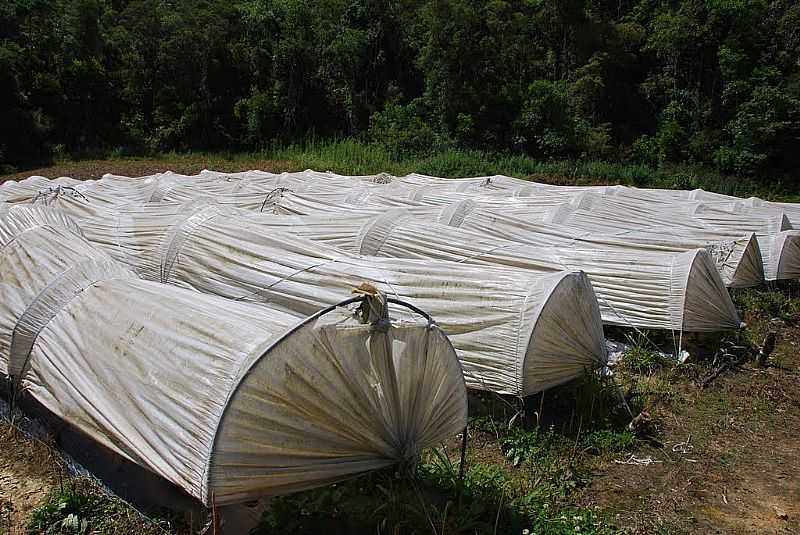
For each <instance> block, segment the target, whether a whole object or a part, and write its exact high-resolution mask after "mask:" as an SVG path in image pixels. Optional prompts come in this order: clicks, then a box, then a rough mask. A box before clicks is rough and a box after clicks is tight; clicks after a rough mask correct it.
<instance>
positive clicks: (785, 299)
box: [733, 288, 800, 321]
mask: <svg viewBox="0 0 800 535" xmlns="http://www.w3.org/2000/svg"><path fill="white" fill-rule="evenodd" d="M733 298H734V302H735V303H736V307H737V308H738V309H739V310H740V311H741V312H742V313H743V314H744V315H746V316H753V317H756V318H759V319H765V320H769V319H772V318H778V319H781V320H784V321H797V319H798V318H800V298H798V297H792V296H790V295H787V292H783V291H776V290H770V289H762V288H744V289H739V290H737V291H736V292H735V293H734V294H733Z"/></svg>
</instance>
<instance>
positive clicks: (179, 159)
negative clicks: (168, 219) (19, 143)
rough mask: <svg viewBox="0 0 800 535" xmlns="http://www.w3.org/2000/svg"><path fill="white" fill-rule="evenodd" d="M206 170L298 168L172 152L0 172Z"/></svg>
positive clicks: (92, 175) (17, 176) (90, 174)
mask: <svg viewBox="0 0 800 535" xmlns="http://www.w3.org/2000/svg"><path fill="white" fill-rule="evenodd" d="M203 169H211V170H214V171H219V172H223V173H235V172H239V171H249V170H251V169H261V170H269V171H271V172H273V173H280V172H284V171H292V170H294V171H296V170H297V169H296V164H294V163H293V162H290V161H288V160H264V159H258V158H248V159H242V160H238V159H227V158H225V157H223V156H214V155H208V154H185V155H184V154H182V155H177V156H175V155H170V156H169V157H168V158H167V159H164V158H119V159H113V160H81V161H74V162H72V161H65V162H59V163H56V164H54V165H51V166H48V167H41V168H38V169H28V170H25V171H20V172H18V173H13V174H9V175H0V182H3V181H6V180H21V179H23V178H27V177H29V176H44V177H47V178H58V177H61V176H68V177H72V178H76V179H79V180H87V179H97V178H100V177H102V176H103V175H104V174H106V173H110V174H115V175H124V176H131V177H136V176H147V175H153V174H156V173H163V172H165V171H174V172H175V173H179V174H186V175H194V174H197V173H199V172H200V171H202V170H203Z"/></svg>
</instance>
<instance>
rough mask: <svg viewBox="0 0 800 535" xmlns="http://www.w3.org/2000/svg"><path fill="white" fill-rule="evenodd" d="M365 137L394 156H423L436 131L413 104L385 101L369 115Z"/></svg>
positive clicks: (434, 141)
mask: <svg viewBox="0 0 800 535" xmlns="http://www.w3.org/2000/svg"><path fill="white" fill-rule="evenodd" d="M369 136H370V138H371V139H372V140H373V141H376V142H378V143H380V144H381V145H383V146H384V147H386V149H387V150H388V151H389V152H391V153H392V155H394V156H395V157H403V156H425V155H428V154H430V153H431V152H433V151H434V149H435V148H436V145H437V136H436V133H435V132H434V131H433V128H431V127H430V126H429V125H428V124H427V123H426V122H425V121H424V120H423V118H422V117H421V116H420V113H419V112H418V110H417V103H411V104H407V105H402V104H397V103H395V102H389V103H388V104H387V105H386V107H385V108H384V109H383V111H381V112H378V113H375V114H373V115H372V117H371V118H370V127H369Z"/></svg>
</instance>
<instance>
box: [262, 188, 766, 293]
mask: <svg viewBox="0 0 800 535" xmlns="http://www.w3.org/2000/svg"><path fill="white" fill-rule="evenodd" d="M339 198H340V196H339V195H338V194H337V195H333V196H330V195H329V196H325V195H317V196H309V195H300V194H294V193H284V194H281V195H280V196H275V197H274V198H273V199H271V200H270V203H269V204H268V208H267V209H266V212H267V213H273V214H279V213H281V214H298V215H299V214H313V215H314V218H298V219H283V221H285V223H283V225H285V226H286V229H287V231H290V232H293V233H296V234H300V235H306V237H309V238H311V239H315V240H322V241H329V242H330V243H331V244H333V245H337V246H340V245H341V244H343V243H344V244H346V243H347V240H348V239H349V238H348V234H352V226H353V224H354V223H353V222H354V221H357V220H360V219H363V218H365V217H368V216H375V215H380V214H383V213H385V212H386V210H387V209H388V208H390V207H389V206H379V205H374V204H373V205H361V206H359V207H355V206H353V205H337V204H336V200H337V199H339ZM409 206H410V208H409V209H408V210H407V211H408V212H409V213H412V214H414V215H416V216H418V217H419V218H420V219H425V220H428V221H436V222H438V223H441V224H445V225H448V226H452V227H457V228H461V229H464V230H470V231H472V232H474V233H478V234H482V235H483V237H485V238H486V237H494V238H499V239H503V240H509V241H515V242H518V243H524V244H528V245H533V246H536V247H559V248H573V247H574V248H579V249H590V250H593V251H597V254H600V251H609V252H614V251H617V252H619V253H624V252H626V251H627V252H628V253H630V254H642V253H644V254H648V253H651V254H658V253H679V252H688V251H691V250H694V249H699V248H704V249H706V250H708V252H709V253H710V254H711V257H712V260H713V261H714V263H715V265H716V267H717V270H718V271H719V273H720V275H721V276H722V280H723V283H724V284H725V285H726V286H728V287H731V288H746V287H751V286H757V285H759V284H761V283H762V282H763V281H764V271H763V264H762V258H761V253H760V249H759V246H758V242H757V240H756V237H755V234H754V233H746V234H742V235H741V236H736V235H734V236H735V237H730V238H727V239H721V238H720V236H719V233H718V232H705V231H703V230H702V229H697V230H696V231H695V232H693V233H692V235H691V236H680V235H672V234H670V233H669V232H668V231H667V232H664V231H655V230H653V231H650V230H647V229H645V230H638V231H631V230H620V229H619V228H616V229H615V228H608V229H605V230H604V231H603V232H598V231H588V230H584V229H580V228H573V227H568V226H564V225H559V224H555V223H542V222H538V221H527V220H524V219H520V218H518V217H513V216H507V215H503V214H501V213H499V211H496V212H495V211H488V210H485V209H482V208H479V206H478V204H477V203H476V202H474V201H472V200H469V199H468V200H463V201H457V202H454V203H451V204H449V205H446V206H444V207H443V208H441V209H439V208H430V207H421V206H419V205H418V204H416V203H410V204H409ZM320 214H327V215H320ZM278 221H279V220H276V221H275V222H274V223H273V224H281V223H279V222H278ZM309 225H312V226H313V228H306V227H308V226H309ZM306 233H307V234H306ZM623 275H624V272H623Z"/></svg>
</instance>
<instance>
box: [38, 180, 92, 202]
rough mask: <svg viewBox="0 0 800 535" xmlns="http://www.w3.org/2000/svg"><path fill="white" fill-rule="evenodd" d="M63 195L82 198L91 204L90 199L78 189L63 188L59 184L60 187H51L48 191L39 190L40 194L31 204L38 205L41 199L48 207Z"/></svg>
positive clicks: (71, 187)
mask: <svg viewBox="0 0 800 535" xmlns="http://www.w3.org/2000/svg"><path fill="white" fill-rule="evenodd" d="M62 195H69V196H70V197H72V198H73V199H79V198H80V199H83V200H84V201H86V202H89V199H88V198H87V197H86V195H84V194H83V193H81V192H80V191H78V189H77V188H75V187H74V186H63V185H60V184H59V185H58V186H50V187H49V188H47V189H43V190H39V192H38V193H37V194H36V196H35V197H34V198H33V200H32V201H31V203H32V204H36V203H37V202H38V201H39V199H42V201H43V203H44V205H45V206H47V205H49V204H50V203H51V202H52V201H53V200H55V199H58V198H59V197H61V196H62Z"/></svg>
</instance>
